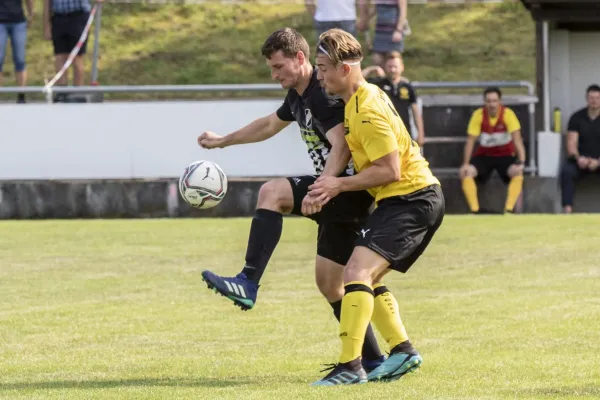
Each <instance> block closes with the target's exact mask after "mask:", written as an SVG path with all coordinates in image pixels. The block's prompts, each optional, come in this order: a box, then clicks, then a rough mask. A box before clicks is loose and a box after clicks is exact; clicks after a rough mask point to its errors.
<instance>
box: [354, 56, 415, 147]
mask: <svg viewBox="0 0 600 400" xmlns="http://www.w3.org/2000/svg"><path fill="white" fill-rule="evenodd" d="M383 66H384V68H385V70H383V69H381V67H379V66H372V67H367V68H365V69H364V70H363V76H364V77H365V78H366V79H367V81H368V82H370V83H373V84H375V85H377V86H379V88H381V90H383V91H384V92H385V93H387V95H388V96H389V97H390V99H391V100H392V103H393V104H394V107H396V111H398V114H400V118H402V122H404V125H405V126H406V127H407V128H408V130H409V131H410V113H411V112H412V116H413V118H414V122H415V125H416V127H417V132H418V135H417V137H415V135H414V132H413V135H412V136H413V139H415V140H416V141H417V143H418V144H419V146H423V144H425V129H424V125H423V115H422V114H421V110H419V107H418V105H417V94H416V92H415V89H414V88H413V87H412V85H411V84H410V82H409V81H408V79H406V78H404V77H403V76H402V73H403V72H404V62H403V60H402V55H401V54H400V53H399V52H397V51H393V52H391V53H389V54H388V55H387V56H386V60H385V63H384V65H383ZM373 74H375V75H376V77H375V78H369V76H370V75H373ZM409 110H410V111H409Z"/></svg>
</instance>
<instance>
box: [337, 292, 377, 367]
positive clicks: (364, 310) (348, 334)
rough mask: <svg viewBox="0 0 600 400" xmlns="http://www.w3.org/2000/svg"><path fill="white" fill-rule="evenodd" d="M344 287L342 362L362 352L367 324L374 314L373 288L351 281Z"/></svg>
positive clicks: (341, 327)
mask: <svg viewBox="0 0 600 400" xmlns="http://www.w3.org/2000/svg"><path fill="white" fill-rule="evenodd" d="M344 288H345V289H346V294H345V295H344V297H343V298H342V314H341V316H340V338H341V339H342V355H341V356H340V363H347V362H349V361H352V360H355V359H357V358H358V357H360V355H361V354H362V347H363V342H364V341H365V333H366V332H367V326H368V325H369V322H371V316H372V315H373V290H372V289H371V287H370V286H369V285H367V284H365V283H364V282H350V283H347V284H346V285H345V286H344Z"/></svg>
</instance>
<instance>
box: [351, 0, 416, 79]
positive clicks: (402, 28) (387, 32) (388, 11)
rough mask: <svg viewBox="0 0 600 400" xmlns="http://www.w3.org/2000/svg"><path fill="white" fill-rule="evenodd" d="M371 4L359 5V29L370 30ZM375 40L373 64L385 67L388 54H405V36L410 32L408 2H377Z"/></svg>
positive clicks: (380, 0)
mask: <svg viewBox="0 0 600 400" xmlns="http://www.w3.org/2000/svg"><path fill="white" fill-rule="evenodd" d="M369 14H370V13H369V2H368V1H366V0H361V2H360V3H359V22H358V29H359V30H361V31H365V30H367V29H369V20H370V18H369ZM375 15H376V18H377V20H376V23H375V39H374V40H373V43H372V49H371V50H372V57H373V64H375V65H379V66H380V67H383V62H384V56H385V54H386V53H390V52H392V51H397V52H399V53H402V52H404V36H405V35H406V34H407V33H408V32H409V31H408V19H407V18H408V4H407V0H376V2H375Z"/></svg>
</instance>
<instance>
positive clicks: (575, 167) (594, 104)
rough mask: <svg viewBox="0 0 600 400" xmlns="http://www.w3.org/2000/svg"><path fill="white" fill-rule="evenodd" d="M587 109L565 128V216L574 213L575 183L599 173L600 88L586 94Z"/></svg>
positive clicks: (590, 88)
mask: <svg viewBox="0 0 600 400" xmlns="http://www.w3.org/2000/svg"><path fill="white" fill-rule="evenodd" d="M586 95H587V107H585V108H582V109H581V110H578V111H577V112H575V113H574V114H573V115H572V116H571V118H570V119H569V126H568V128H567V131H568V133H567V135H568V136H567V153H568V155H569V158H568V159H567V162H566V163H565V165H564V166H563V169H562V172H561V176H560V178H561V179H560V183H561V189H562V205H563V209H564V212H565V213H571V212H572V211H573V197H574V195H575V182H576V181H577V180H578V179H580V178H582V177H584V176H587V175H590V174H598V173H600V86H598V85H591V86H590V87H588V89H587V91H586Z"/></svg>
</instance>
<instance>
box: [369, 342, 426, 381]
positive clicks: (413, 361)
mask: <svg viewBox="0 0 600 400" xmlns="http://www.w3.org/2000/svg"><path fill="white" fill-rule="evenodd" d="M422 363H423V358H421V356H420V355H419V354H418V353H400V352H396V353H395V352H394V350H393V349H392V353H391V354H390V356H389V357H388V359H387V360H385V361H384V362H383V363H382V364H381V365H380V366H379V367H377V368H375V369H374V370H373V371H371V372H370V373H369V375H368V379H369V382H371V381H381V382H391V381H395V380H396V379H400V378H401V377H403V376H404V375H406V374H408V373H409V372H413V371H415V370H416V369H417V368H419V367H420V366H421V364H422Z"/></svg>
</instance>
